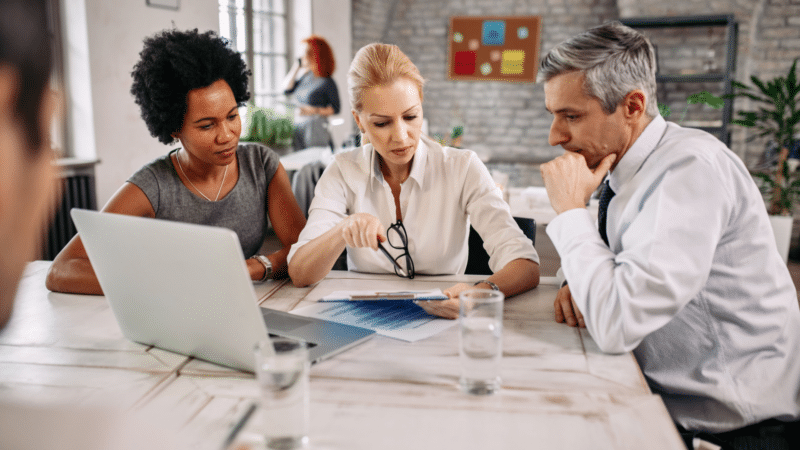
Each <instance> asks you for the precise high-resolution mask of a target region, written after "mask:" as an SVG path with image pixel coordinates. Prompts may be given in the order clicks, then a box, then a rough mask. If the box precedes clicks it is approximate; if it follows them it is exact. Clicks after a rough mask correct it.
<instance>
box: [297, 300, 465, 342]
mask: <svg viewBox="0 0 800 450" xmlns="http://www.w3.org/2000/svg"><path fill="white" fill-rule="evenodd" d="M292 313H293V314H298V315H301V316H307V317H316V318H319V319H325V320H330V321H333V322H339V323H344V324H347V325H355V326H358V327H363V328H369V329H371V330H375V332H377V333H378V334H381V335H383V336H388V337H391V338H395V339H400V340H403V341H408V342H415V341H418V340H420V339H424V338H427V337H430V336H433V335H434V334H436V333H439V332H440V331H444V330H446V329H448V328H450V327H452V326H453V325H455V324H456V322H457V321H455V320H448V319H442V318H441V317H436V316H432V315H430V314H428V313H426V312H425V310H424V309H422V308H420V307H419V306H417V305H416V304H414V302H409V301H406V300H400V301H378V302H369V301H367V302H318V303H314V304H312V305H309V306H306V307H303V308H298V309H295V310H292Z"/></svg>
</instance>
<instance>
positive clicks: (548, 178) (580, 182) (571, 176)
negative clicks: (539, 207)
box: [539, 152, 617, 214]
mask: <svg viewBox="0 0 800 450" xmlns="http://www.w3.org/2000/svg"><path fill="white" fill-rule="evenodd" d="M616 160H617V155H616V154H615V153H612V154H610V155H608V156H606V157H605V158H603V160H602V161H600V164H598V166H597V168H596V169H594V170H592V169H590V168H589V167H588V166H587V165H586V159H584V157H583V156H581V155H580V154H579V153H576V152H565V153H564V154H563V155H561V156H559V157H558V158H555V159H553V160H552V161H549V162H547V163H544V164H542V165H541V166H540V167H539V170H540V171H541V172H542V179H543V180H544V187H545V189H546V190H547V196H548V197H549V198H550V204H551V205H552V206H553V209H554V210H555V211H556V213H557V214H561V213H562V212H564V211H568V210H570V209H575V208H585V207H586V202H588V201H589V197H590V196H591V195H592V192H594V191H595V190H596V189H597V187H598V186H600V183H602V181H603V177H605V176H606V174H607V173H608V171H609V170H610V169H611V166H612V165H613V164H614V161H616Z"/></svg>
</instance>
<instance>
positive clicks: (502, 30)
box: [482, 20, 506, 45]
mask: <svg viewBox="0 0 800 450" xmlns="http://www.w3.org/2000/svg"><path fill="white" fill-rule="evenodd" d="M482 36H483V39H482V41H483V45H503V44H505V42H506V22H505V21H504V20H487V21H485V22H483V33H482Z"/></svg>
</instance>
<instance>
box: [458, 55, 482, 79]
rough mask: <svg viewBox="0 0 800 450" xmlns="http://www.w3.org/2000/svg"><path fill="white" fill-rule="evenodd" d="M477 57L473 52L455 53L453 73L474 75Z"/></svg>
mask: <svg viewBox="0 0 800 450" xmlns="http://www.w3.org/2000/svg"><path fill="white" fill-rule="evenodd" d="M477 58H478V55H477V53H475V52H456V53H455V56H454V63H455V64H453V71H454V72H455V74H456V75H472V74H474V73H475V61H476V60H477Z"/></svg>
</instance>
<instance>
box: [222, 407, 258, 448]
mask: <svg viewBox="0 0 800 450" xmlns="http://www.w3.org/2000/svg"><path fill="white" fill-rule="evenodd" d="M255 410H256V404H255V403H251V404H250V406H249V407H248V408H247V411H245V412H244V414H242V417H240V418H239V420H238V421H237V422H236V423H235V424H234V425H233V427H231V431H229V432H228V435H227V436H226V437H225V441H224V442H223V443H222V447H220V449H222V450H225V449H227V448H228V446H229V445H231V444H232V443H233V440H234V439H236V435H238V434H239V432H240V431H242V428H244V426H245V424H247V421H248V420H250V416H252V415H253V412H255Z"/></svg>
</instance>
